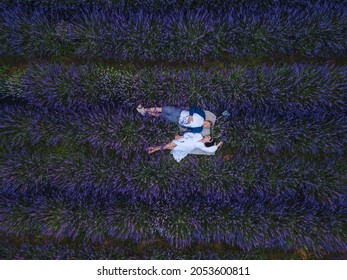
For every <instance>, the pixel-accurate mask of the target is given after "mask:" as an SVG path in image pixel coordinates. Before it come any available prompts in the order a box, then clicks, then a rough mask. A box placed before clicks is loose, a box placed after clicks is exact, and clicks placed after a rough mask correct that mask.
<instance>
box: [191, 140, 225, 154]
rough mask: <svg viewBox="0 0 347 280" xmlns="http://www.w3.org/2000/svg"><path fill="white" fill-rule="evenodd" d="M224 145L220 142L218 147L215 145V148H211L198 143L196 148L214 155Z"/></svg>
mask: <svg viewBox="0 0 347 280" xmlns="http://www.w3.org/2000/svg"><path fill="white" fill-rule="evenodd" d="M222 145H223V142H219V143H218V144H217V145H214V146H211V147H206V146H205V144H204V143H203V142H197V143H196V146H195V147H196V148H198V149H200V150H202V151H204V152H208V153H214V152H215V151H217V149H218V148H220V147H221V146H222Z"/></svg>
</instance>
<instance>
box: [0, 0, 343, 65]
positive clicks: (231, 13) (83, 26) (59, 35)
mask: <svg viewBox="0 0 347 280" xmlns="http://www.w3.org/2000/svg"><path fill="white" fill-rule="evenodd" d="M5 2H7V1H5ZM29 2H30V1H29ZM48 2H49V3H46V5H45V4H43V5H40V4H39V5H34V4H33V3H32V1H31V5H30V3H29V4H27V5H25V4H24V5H23V4H20V3H19V2H18V1H17V5H9V4H6V3H5V4H2V5H0V26H1V32H0V45H1V46H2V49H1V50H0V55H9V56H28V57H45V56H61V55H66V54H71V55H77V56H78V57H82V58H86V59H92V58H103V59H121V60H133V59H139V60H145V61H158V60H165V61H201V60H203V59H204V58H206V57H209V58H213V59H220V58H223V57H225V56H230V57H234V58H235V57H259V56H273V55H285V56H292V55H298V56H303V57H307V58H317V57H321V58H331V57H341V56H345V55H346V41H347V35H346V34H347V29H346V26H347V16H346V15H347V9H346V6H345V4H344V3H342V2H339V1H336V2H333V1H311V2H308V3H305V4H303V3H300V2H295V3H291V4H286V2H285V1H273V2H274V3H269V5H268V6H266V5H264V4H257V3H252V1H248V2H247V1H241V2H239V1H232V3H227V4H225V5H221V6H220V8H216V7H218V3H217V4H216V5H215V8H213V7H212V6H213V5H210V7H209V5H207V4H206V3H207V1H205V4H202V5H199V4H198V3H195V4H194V3H188V4H186V5H184V4H183V3H180V4H178V6H179V7H177V8H174V7H175V5H172V8H169V7H170V5H166V6H164V7H167V9H165V8H162V9H159V10H157V11H156V12H153V11H152V10H151V9H149V8H148V7H150V6H151V5H152V6H153V1H150V3H148V1H145V3H142V4H141V3H140V2H141V1H140V2H139V3H138V5H137V6H136V7H137V8H131V7H132V5H127V4H124V5H122V3H118V4H113V3H112V1H106V2H101V3H98V4H91V3H90V4H89V5H88V4H87V5H84V4H83V2H87V1H80V3H77V4H76V5H72V6H73V7H74V9H73V11H74V12H73V13H69V12H68V10H69V8H70V5H71V3H70V2H67V3H66V6H64V5H65V4H62V3H59V2H57V1H48ZM121 2H123V3H124V2H126V1H121ZM129 2H130V1H129ZM154 2H155V1H154ZM156 2H157V6H159V5H160V4H161V3H160V1H156ZM164 2H165V1H164ZM180 2H181V1H180ZM183 2H184V1H183ZM188 2H191V1H188ZM195 2H197V1H195ZM212 2H214V1H212ZM219 2H221V1H219ZM253 2H255V1H253ZM151 3H152V4H151ZM136 4H137V2H136ZM28 5H29V7H30V8H28ZM133 6H135V5H133ZM146 7H147V8H146ZM64 15H65V16H64Z"/></svg>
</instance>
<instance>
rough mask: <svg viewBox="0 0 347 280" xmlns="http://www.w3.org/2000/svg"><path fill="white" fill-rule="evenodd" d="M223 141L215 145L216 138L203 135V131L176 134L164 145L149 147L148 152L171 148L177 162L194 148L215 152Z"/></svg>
mask: <svg viewBox="0 0 347 280" xmlns="http://www.w3.org/2000/svg"><path fill="white" fill-rule="evenodd" d="M222 144H223V142H219V143H218V145H215V140H214V139H213V138H212V137H211V136H205V137H203V136H202V135H201V133H191V132H188V133H184V134H183V136H179V135H177V136H175V139H174V140H172V141H171V142H170V143H168V144H166V145H162V146H156V147H149V148H147V152H148V153H149V154H153V153H154V152H157V151H160V150H171V154H172V155H173V157H174V159H175V160H176V161H177V162H180V161H181V160H182V159H183V158H185V157H186V156H187V155H188V154H189V153H190V152H192V151H193V150H194V149H200V150H202V151H204V152H208V153H214V152H215V151H217V149H218V148H219V147H220V146H222Z"/></svg>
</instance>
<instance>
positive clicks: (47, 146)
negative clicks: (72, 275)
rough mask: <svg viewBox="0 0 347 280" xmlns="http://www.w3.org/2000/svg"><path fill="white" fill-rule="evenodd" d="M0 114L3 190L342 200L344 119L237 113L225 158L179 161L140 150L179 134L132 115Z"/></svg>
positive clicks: (227, 130) (225, 127)
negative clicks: (301, 196) (47, 188)
mask: <svg viewBox="0 0 347 280" xmlns="http://www.w3.org/2000/svg"><path fill="white" fill-rule="evenodd" d="M0 112H1V117H0V136H1V141H0V143H1V145H2V147H3V149H2V153H1V154H0V155H1V157H0V167H1V168H0V170H1V171H0V186H1V188H2V189H3V190H7V191H8V192H21V193H27V192H31V191H32V190H33V189H36V188H40V187H41V186H45V185H47V184H50V185H51V187H52V188H54V189H59V190H61V191H69V192H71V193H70V195H71V196H72V197H73V196H80V195H81V193H86V194H91V193H92V194H94V195H96V196H97V195H99V194H100V192H101V193H103V194H104V195H117V194H126V195H129V196H131V197H133V198H134V199H141V200H144V201H147V202H149V203H155V202H156V201H157V200H158V199H167V200H168V201H169V200H171V199H173V198H174V199H185V198H186V197H187V196H190V195H192V194H193V193H195V192H199V193H201V194H202V195H204V196H208V197H210V198H212V199H224V200H230V199H235V198H237V199H243V198H244V197H247V196H255V197H259V196H261V197H267V196H269V197H273V198H275V199H277V198H278V197H281V196H283V197H285V196H291V195H293V194H297V193H303V194H304V197H305V198H306V199H307V200H308V201H315V202H317V203H321V204H324V205H328V206H329V207H332V208H334V207H335V206H337V205H340V204H342V205H343V204H345V203H346V187H345V186H346V179H345V177H344V176H345V174H346V171H347V170H346V166H344V164H343V162H344V161H343V156H344V154H345V153H346V147H347V145H346V144H347V125H346V124H347V117H346V116H345V115H342V114H341V115H338V116H333V117H329V118H326V117H325V116H324V115H323V116H320V115H312V116H310V117H309V118H306V119H303V118H302V119H291V118H288V119H283V118H279V117H276V116H275V115H266V116H265V117H264V116H263V115H260V116H259V115H255V114H253V115H246V116H245V115H239V116H235V117H233V118H232V119H231V120H229V121H227V122H224V123H223V124H222V125H220V126H219V131H220V133H222V134H223V135H222V136H223V140H224V142H225V149H227V150H228V151H229V153H231V154H234V157H233V158H232V159H231V160H226V161H224V160H223V158H222V154H221V153H218V156H217V157H212V158H200V159H199V158H195V157H190V158H188V159H186V160H185V161H184V162H183V163H180V164H177V163H176V162H175V161H174V160H173V159H172V158H171V156H170V155H169V153H168V152H164V153H158V154H155V155H151V156H148V155H147V154H146V153H145V148H146V147H148V146H150V145H155V144H162V143H165V142H169V141H170V140H171V139H172V138H173V137H174V134H175V133H174V132H175V130H177V128H176V127H175V126H173V125H169V124H167V123H165V122H162V121H159V120H157V119H154V118H150V117H148V118H143V117H141V116H140V115H139V114H137V113H136V112H133V111H130V112H129V111H126V110H124V109H120V108H112V109H111V108H109V109H106V108H105V107H103V108H99V109H96V108H93V109H92V110H88V109H84V110H80V111H78V112H76V111H75V112H73V111H69V110H68V109H63V110H57V111H53V112H50V111H49V110H48V109H47V108H46V109H44V108H43V109H42V108H40V109H38V108H31V107H28V106H25V107H18V106H4V107H3V108H2V109H1V110H0ZM217 130H218V129H217V128H215V132H217ZM225 153H228V152H225ZM187 169H189V170H190V172H186V170H187ZM192 173H193V174H196V177H194V178H191V174H192Z"/></svg>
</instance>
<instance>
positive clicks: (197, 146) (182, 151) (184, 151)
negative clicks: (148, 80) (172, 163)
mask: <svg viewBox="0 0 347 280" xmlns="http://www.w3.org/2000/svg"><path fill="white" fill-rule="evenodd" d="M136 110H137V111H138V112H139V113H140V114H142V115H146V114H148V115H151V116H154V117H162V118H164V119H165V120H167V121H169V122H171V123H177V124H178V125H179V126H180V129H181V130H182V131H184V133H183V135H182V136H180V135H176V136H175V139H174V140H172V141H171V142H170V143H168V144H165V145H162V146H155V147H149V148H147V152H148V153H149V154H152V153H154V152H157V151H159V150H171V154H172V155H173V157H174V159H175V160H176V161H177V162H180V161H181V160H182V159H183V158H184V157H186V156H187V155H188V154H189V153H192V152H194V151H195V153H197V154H201V152H205V154H213V153H214V152H215V151H216V150H217V149H218V148H219V147H220V146H221V145H222V144H223V143H222V142H220V143H218V144H217V145H216V144H215V140H214V139H213V138H212V137H211V136H210V128H211V127H212V125H213V124H214V122H215V121H216V116H215V115H213V114H212V113H211V112H209V111H203V110H201V109H200V108H197V107H192V108H190V110H189V111H188V110H182V109H180V108H176V107H173V106H164V107H153V108H144V107H142V106H141V105H139V106H138V107H137V108H136ZM206 115H208V116H206ZM197 150H199V151H201V152H199V151H198V152H196V151H197Z"/></svg>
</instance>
